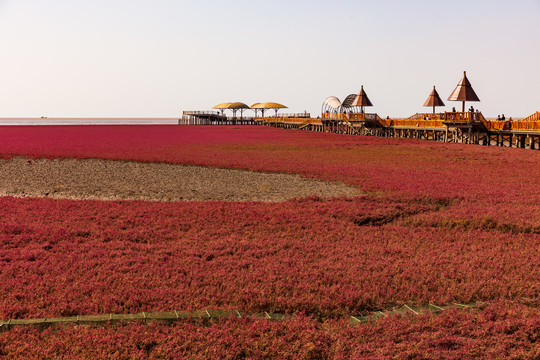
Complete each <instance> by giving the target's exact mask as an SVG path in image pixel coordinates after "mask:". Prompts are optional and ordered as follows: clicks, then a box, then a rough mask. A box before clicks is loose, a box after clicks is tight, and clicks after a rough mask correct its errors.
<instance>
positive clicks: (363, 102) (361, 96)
mask: <svg viewBox="0 0 540 360" xmlns="http://www.w3.org/2000/svg"><path fill="white" fill-rule="evenodd" d="M351 106H360V109H361V111H362V112H364V106H373V104H372V103H371V101H369V98H368V96H367V94H366V92H365V91H364V85H362V86H361V87H360V92H359V93H358V95H356V98H355V99H354V101H353V102H352V104H351Z"/></svg>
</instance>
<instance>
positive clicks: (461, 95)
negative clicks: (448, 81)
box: [448, 71, 480, 101]
mask: <svg viewBox="0 0 540 360" xmlns="http://www.w3.org/2000/svg"><path fill="white" fill-rule="evenodd" d="M448 100H450V101H480V99H479V98H478V96H476V93H475V92H474V90H473V88H472V86H471V83H470V82H469V80H468V79H467V73H466V72H465V71H464V72H463V79H461V81H460V82H459V84H457V86H456V88H455V89H454V92H452V95H450V97H449V98H448Z"/></svg>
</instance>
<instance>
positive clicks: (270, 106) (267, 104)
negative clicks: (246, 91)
mask: <svg viewBox="0 0 540 360" xmlns="http://www.w3.org/2000/svg"><path fill="white" fill-rule="evenodd" d="M251 108H252V109H261V112H262V114H263V116H264V111H265V110H266V109H274V110H275V111H276V116H277V112H278V110H279V109H286V108H287V107H286V106H285V105H283V104H279V103H275V102H263V103H255V104H253V105H251Z"/></svg>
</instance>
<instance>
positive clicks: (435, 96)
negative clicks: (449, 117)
mask: <svg viewBox="0 0 540 360" xmlns="http://www.w3.org/2000/svg"><path fill="white" fill-rule="evenodd" d="M424 106H444V102H443V101H442V99H441V97H440V96H439V93H437V90H435V86H433V90H432V91H431V94H429V96H428V98H427V100H426V102H425V103H424Z"/></svg>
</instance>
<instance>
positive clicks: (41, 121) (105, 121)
mask: <svg viewBox="0 0 540 360" xmlns="http://www.w3.org/2000/svg"><path fill="white" fill-rule="evenodd" d="M114 124H126V125H137V124H139V125H140V124H178V118H0V125H114Z"/></svg>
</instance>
